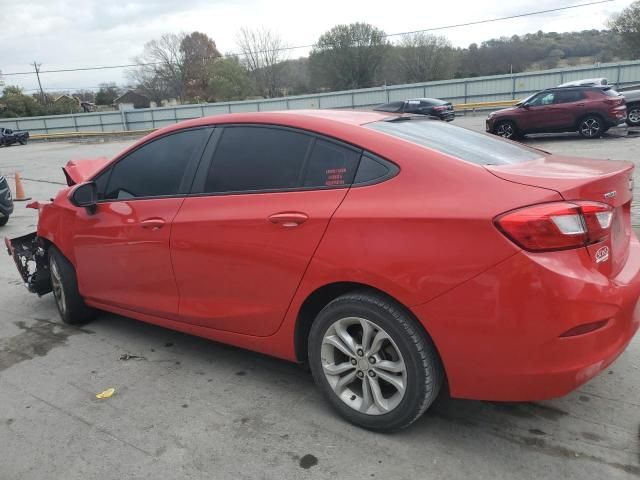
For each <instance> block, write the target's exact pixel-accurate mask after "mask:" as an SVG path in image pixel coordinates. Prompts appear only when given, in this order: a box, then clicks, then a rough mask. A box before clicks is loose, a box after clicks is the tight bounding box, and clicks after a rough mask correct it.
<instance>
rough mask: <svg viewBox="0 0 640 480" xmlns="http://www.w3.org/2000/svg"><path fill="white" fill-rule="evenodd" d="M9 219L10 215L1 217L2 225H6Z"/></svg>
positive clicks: (0, 224)
mask: <svg viewBox="0 0 640 480" xmlns="http://www.w3.org/2000/svg"><path fill="white" fill-rule="evenodd" d="M8 221H9V217H0V227H4V226H5V225H6V224H7V222H8Z"/></svg>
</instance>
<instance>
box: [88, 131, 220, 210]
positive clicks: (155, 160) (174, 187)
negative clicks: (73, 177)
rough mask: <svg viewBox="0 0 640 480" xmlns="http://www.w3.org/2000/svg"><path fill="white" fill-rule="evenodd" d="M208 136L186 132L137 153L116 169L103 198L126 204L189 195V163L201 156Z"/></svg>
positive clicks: (115, 167)
mask: <svg viewBox="0 0 640 480" xmlns="http://www.w3.org/2000/svg"><path fill="white" fill-rule="evenodd" d="M208 132H209V130H208V129H203V128H201V129H194V130H185V131H182V132H178V133H174V134H171V135H167V136H166V137H161V138H159V139H157V140H153V141H151V142H149V143H147V144H145V145H143V146H142V147H140V148H138V149H137V150H135V151H133V152H132V153H130V154H129V155H127V156H126V157H125V158H123V159H122V160H120V161H118V162H117V163H116V164H115V165H114V166H113V167H112V169H111V170H112V172H111V177H110V179H109V181H108V185H107V187H106V189H105V192H104V194H103V195H102V196H101V197H102V198H103V199H107V200H123V199H130V198H138V197H158V196H171V195H176V194H178V193H185V192H180V184H181V183H182V179H183V177H184V174H185V172H186V170H187V166H188V164H189V162H190V161H191V160H194V161H195V160H196V159H197V156H198V155H200V154H201V151H202V146H203V143H204V141H205V140H206V137H207V134H208ZM106 175H108V172H106ZM106 175H105V174H103V175H101V176H100V177H98V178H97V179H96V181H97V184H98V186H99V187H100V186H101V185H102V184H103V183H105V182H104V180H103V178H105V176H106ZM99 191H100V189H99ZM99 198H100V197H99Z"/></svg>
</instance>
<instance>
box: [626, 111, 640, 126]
mask: <svg viewBox="0 0 640 480" xmlns="http://www.w3.org/2000/svg"><path fill="white" fill-rule="evenodd" d="M627 118H628V119H629V121H630V122H631V123H633V124H635V125H637V124H640V107H634V108H632V109H631V110H629V114H628V115H627Z"/></svg>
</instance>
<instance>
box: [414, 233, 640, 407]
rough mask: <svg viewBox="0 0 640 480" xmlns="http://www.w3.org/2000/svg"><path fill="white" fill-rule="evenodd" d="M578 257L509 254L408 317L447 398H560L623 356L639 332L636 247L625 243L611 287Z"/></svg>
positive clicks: (581, 254)
mask: <svg viewBox="0 0 640 480" xmlns="http://www.w3.org/2000/svg"><path fill="white" fill-rule="evenodd" d="M582 250H584V251H582ZM582 250H581V251H579V252H578V251H566V252H554V253H553V255H549V254H537V255H536V254H527V253H523V252H521V253H518V254H516V255H514V256H513V257H511V258H510V259H508V260H506V261H504V262H502V263H501V264H499V265H497V266H495V267H494V268H492V269H491V270H489V271H487V272H485V273H484V274H482V275H480V276H478V277H476V278H474V279H472V280H470V281H469V282H467V283H465V284H463V285H461V286H459V287H457V288H456V289H454V290H452V291H450V292H448V293H447V294H445V295H443V296H441V297H439V298H437V299H435V300H433V301H432V302H429V303H427V304H425V305H422V306H418V307H414V308H413V309H412V310H413V311H414V313H415V314H416V315H417V316H418V318H419V319H420V320H421V322H423V323H424V325H425V327H426V328H427V330H428V331H429V332H430V334H431V335H432V337H433V339H434V342H435V343H436V346H437V348H438V350H439V352H440V354H441V356H442V359H443V363H444V365H445V369H446V373H447V377H448V380H449V387H450V390H451V394H452V395H453V396H455V397H460V398H472V399H480V400H498V401H533V400H543V399H548V398H553V397H559V396H562V395H565V394H567V393H569V392H571V391H572V390H574V389H576V388H577V387H579V386H580V385H582V384H584V383H585V382H587V381H588V380H590V379H591V378H593V377H594V376H595V375H597V374H598V373H600V372H601V371H602V370H604V369H605V368H607V366H609V365H610V364H611V363H612V362H613V361H614V360H615V359H616V358H617V357H618V356H619V355H620V354H621V353H622V352H623V351H624V349H625V348H626V347H627V345H628V344H629V342H630V341H631V339H632V338H633V336H634V334H635V333H636V331H637V330H638V327H639V326H640V307H639V306H638V297H639V296H640V243H639V242H638V240H637V239H636V238H635V236H633V237H632V241H631V245H630V252H629V257H628V259H627V262H626V264H625V266H624V268H623V269H622V271H621V272H620V273H619V274H618V275H617V276H616V277H615V278H614V279H609V278H607V277H605V276H604V275H602V274H600V273H599V272H597V271H596V270H594V269H593V268H590V267H589V265H591V263H592V260H591V258H590V257H589V255H588V253H587V252H586V249H582ZM602 320H607V323H606V325H605V326H604V327H602V328H600V329H598V330H595V331H592V332H590V333H586V334H582V335H576V336H569V337H563V336H561V335H562V334H563V333H565V332H567V331H569V330H571V329H572V328H575V327H577V326H580V325H584V324H588V323H593V322H599V321H602Z"/></svg>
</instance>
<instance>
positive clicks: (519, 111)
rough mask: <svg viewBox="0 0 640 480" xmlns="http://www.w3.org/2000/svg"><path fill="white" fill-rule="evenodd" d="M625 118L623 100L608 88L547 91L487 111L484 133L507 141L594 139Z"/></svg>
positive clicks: (552, 89)
mask: <svg viewBox="0 0 640 480" xmlns="http://www.w3.org/2000/svg"><path fill="white" fill-rule="evenodd" d="M626 117H627V112H626V107H625V100H624V98H623V97H622V96H621V95H620V94H619V93H618V92H616V91H615V90H612V89H611V88H609V87H562V88H549V89H547V90H543V91H541V92H538V93H535V94H533V95H531V96H530V97H528V98H526V99H525V100H522V101H521V102H519V103H518V104H516V106H515V107H510V108H504V109H502V110H498V111H496V112H491V113H490V114H489V116H488V118H487V121H486V130H487V132H490V133H493V134H495V135H499V136H501V137H505V138H510V139H516V138H519V137H522V136H523V135H526V134H528V133H549V132H575V131H577V132H578V133H580V135H582V136H583V137H585V138H596V137H599V136H600V135H602V134H603V133H604V132H606V131H607V130H608V129H609V128H611V127H613V126H616V125H619V124H620V123H623V122H624V121H625V119H626Z"/></svg>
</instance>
